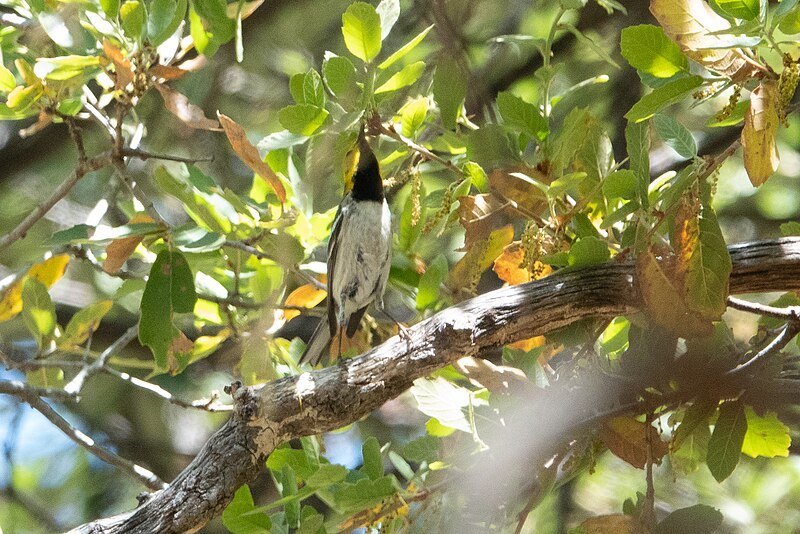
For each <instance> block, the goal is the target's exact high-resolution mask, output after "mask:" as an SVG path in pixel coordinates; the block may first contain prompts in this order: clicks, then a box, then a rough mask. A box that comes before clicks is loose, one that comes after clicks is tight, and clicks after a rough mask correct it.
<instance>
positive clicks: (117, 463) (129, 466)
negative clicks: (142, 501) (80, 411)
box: [20, 394, 167, 491]
mask: <svg viewBox="0 0 800 534" xmlns="http://www.w3.org/2000/svg"><path fill="white" fill-rule="evenodd" d="M20 398H22V399H23V400H25V402H27V403H28V404H30V405H31V407H32V408H33V409H34V410H36V411H37V412H39V413H40V414H42V415H43V416H45V417H46V418H47V419H48V420H49V421H50V422H51V423H53V424H54V425H55V426H56V427H58V429H59V430H61V431H62V432H63V433H64V434H66V436H67V437H68V438H69V439H71V440H72V441H74V442H75V443H77V444H78V445H80V446H81V447H84V448H85V449H87V450H88V451H89V452H91V453H92V454H94V455H95V456H97V457H98V458H100V459H101V460H103V461H104V462H106V463H108V464H110V465H113V466H114V467H117V468H119V469H120V470H121V471H123V472H124V473H126V474H128V475H130V476H131V477H133V478H135V479H136V480H138V481H139V482H141V483H142V484H144V485H145V486H146V487H147V488H149V489H151V490H153V491H156V490H160V489H164V488H165V487H167V484H166V483H164V481H163V480H161V479H160V478H158V476H156V475H155V474H154V473H153V472H151V471H149V470H148V469H145V468H144V467H142V466H140V465H136V464H135V463H133V462H131V461H130V460H127V459H125V458H122V457H121V456H118V455H117V454H114V453H113V452H111V451H108V450H106V449H104V448H103V447H100V446H99V445H97V443H96V442H95V441H94V440H93V439H92V438H90V437H89V436H87V435H86V434H84V433H83V432H81V431H80V430H78V429H77V428H75V427H73V426H72V425H70V424H69V423H68V422H67V421H66V419H64V418H63V417H61V416H60V415H59V414H58V412H56V411H55V410H54V409H53V408H51V407H50V405H49V404H47V403H46V402H44V401H43V400H42V399H41V398H40V397H39V396H38V395H34V394H27V395H24V396H20Z"/></svg>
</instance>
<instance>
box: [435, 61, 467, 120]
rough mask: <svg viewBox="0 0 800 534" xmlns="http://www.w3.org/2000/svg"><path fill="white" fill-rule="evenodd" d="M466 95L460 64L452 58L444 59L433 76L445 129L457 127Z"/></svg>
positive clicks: (438, 64)
mask: <svg viewBox="0 0 800 534" xmlns="http://www.w3.org/2000/svg"><path fill="white" fill-rule="evenodd" d="M466 95H467V85H466V81H465V79H464V76H463V75H462V73H461V69H460V67H459V66H458V63H457V62H456V61H455V60H454V59H452V58H449V57H448V58H443V59H442V60H441V61H439V62H438V63H437V65H436V73H435V74H434V75H433V98H434V100H435V101H436V104H437V105H438V106H439V114H440V115H441V118H442V123H443V124H444V127H445V128H448V129H451V130H452V129H453V128H455V127H456V120H457V119H458V117H459V116H460V115H461V107H462V105H463V104H464V98H465V97H466Z"/></svg>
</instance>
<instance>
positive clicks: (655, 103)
mask: <svg viewBox="0 0 800 534" xmlns="http://www.w3.org/2000/svg"><path fill="white" fill-rule="evenodd" d="M702 84H703V78H702V77H700V76H688V77H686V78H679V79H677V80H674V81H671V82H669V83H668V84H666V85H664V86H662V87H659V88H657V89H654V90H653V91H652V92H651V93H648V94H646V95H645V96H643V97H642V98H641V99H640V100H639V101H638V102H637V103H636V104H634V105H633V107H632V108H631V109H630V110H629V111H628V112H627V113H626V114H625V118H626V119H628V120H629V121H631V122H641V121H644V120H647V119H649V118H650V117H652V116H653V115H655V114H656V113H658V112H659V111H661V110H662V109H664V108H665V107H667V106H669V105H670V104H674V103H675V102H677V101H679V100H680V99H682V98H683V97H684V96H686V95H687V94H688V93H689V92H690V91H693V90H694V89H697V88H698V87H700V85H702Z"/></svg>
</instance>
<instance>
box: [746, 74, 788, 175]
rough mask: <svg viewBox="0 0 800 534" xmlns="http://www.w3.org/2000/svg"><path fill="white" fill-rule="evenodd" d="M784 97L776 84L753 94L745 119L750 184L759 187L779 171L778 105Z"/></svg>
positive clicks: (768, 83) (765, 83) (770, 83)
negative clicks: (779, 92)
mask: <svg viewBox="0 0 800 534" xmlns="http://www.w3.org/2000/svg"><path fill="white" fill-rule="evenodd" d="M779 100H780V95H779V94H778V87H777V84H776V83H775V81H774V80H768V81H763V82H761V84H760V85H759V86H758V87H756V88H755V90H754V91H753V92H752V93H751V94H750V110H749V111H748V112H747V114H746V115H745V117H744V129H743V130H742V150H743V151H744V168H745V170H746V171H747V176H749V177H750V182H751V183H752V184H753V185H754V186H755V187H758V186H760V185H761V184H763V183H764V182H766V181H767V178H769V177H770V176H772V175H773V174H774V173H775V171H776V170H778V163H780V156H779V155H778V145H777V143H776V139H775V137H776V135H777V134H778V124H779V122H780V119H779V117H778V103H779Z"/></svg>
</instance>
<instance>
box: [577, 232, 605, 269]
mask: <svg viewBox="0 0 800 534" xmlns="http://www.w3.org/2000/svg"><path fill="white" fill-rule="evenodd" d="M610 257H611V253H610V252H609V250H608V243H606V242H605V241H604V240H602V239H600V238H598V237H582V238H581V239H578V240H577V241H575V243H573V244H572V247H570V249H569V259H568V261H569V265H570V267H586V266H587V265H597V264H599V263H605V262H607V261H608V259H609V258H610Z"/></svg>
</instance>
